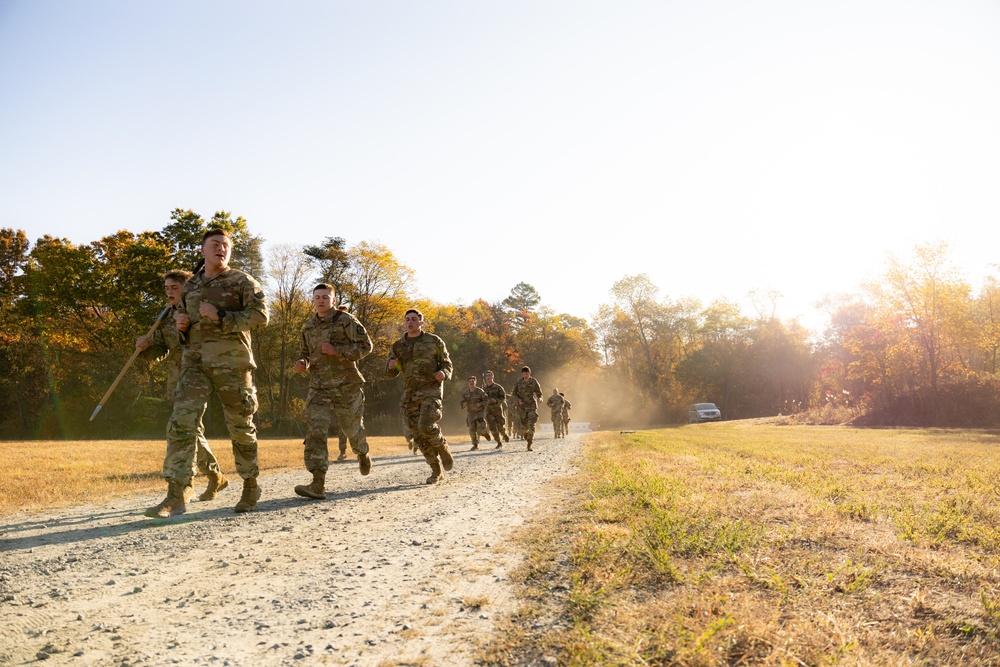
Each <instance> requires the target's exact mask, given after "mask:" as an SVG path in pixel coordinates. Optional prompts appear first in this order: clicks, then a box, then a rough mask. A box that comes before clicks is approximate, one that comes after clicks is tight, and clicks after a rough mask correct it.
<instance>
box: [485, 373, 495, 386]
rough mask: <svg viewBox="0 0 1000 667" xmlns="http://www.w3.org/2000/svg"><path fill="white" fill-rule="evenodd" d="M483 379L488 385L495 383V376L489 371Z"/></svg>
mask: <svg viewBox="0 0 1000 667" xmlns="http://www.w3.org/2000/svg"><path fill="white" fill-rule="evenodd" d="M483 381H484V382H486V385H487V386H489V385H491V384H493V376H492V375H490V374H489V373H487V374H486V375H485V376H484V377H483Z"/></svg>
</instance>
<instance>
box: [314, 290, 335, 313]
mask: <svg viewBox="0 0 1000 667" xmlns="http://www.w3.org/2000/svg"><path fill="white" fill-rule="evenodd" d="M313 308H314V309H315V310H316V314H317V315H319V316H320V317H326V315H327V313H329V312H330V311H331V310H332V309H333V292H331V291H330V290H328V289H318V290H316V291H314V292H313Z"/></svg>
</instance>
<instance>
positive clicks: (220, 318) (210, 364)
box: [146, 228, 268, 517]
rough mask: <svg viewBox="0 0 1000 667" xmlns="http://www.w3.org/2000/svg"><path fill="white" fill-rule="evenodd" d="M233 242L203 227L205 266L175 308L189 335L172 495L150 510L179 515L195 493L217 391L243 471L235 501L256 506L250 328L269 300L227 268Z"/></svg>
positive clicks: (173, 422)
mask: <svg viewBox="0 0 1000 667" xmlns="http://www.w3.org/2000/svg"><path fill="white" fill-rule="evenodd" d="M232 249H233V241H232V238H231V237H230V236H229V232H227V231H226V230H224V229H219V228H212V229H209V230H208V231H206V232H205V235H204V236H203V237H202V242H201V255H202V257H203V258H204V260H205V265H204V266H203V267H202V269H201V270H200V271H198V272H197V273H195V274H194V275H193V276H191V278H190V279H189V280H188V281H187V283H186V284H185V285H184V291H183V293H182V295H181V308H180V309H179V310H178V311H177V313H176V314H175V315H174V322H175V323H176V325H177V330H178V331H180V332H181V336H182V340H183V341H184V357H183V360H182V362H181V377H180V380H179V381H178V383H177V393H176V398H175V400H174V410H173V414H172V415H171V417H170V423H169V426H168V427H167V455H166V457H165V458H164V460H163V476H164V477H165V478H166V479H167V497H166V498H165V499H164V500H163V502H161V503H160V504H159V505H157V506H156V507H151V508H149V509H148V510H146V516H158V517H166V516H171V515H174V514H182V513H183V512H184V511H185V503H186V502H187V500H188V499H189V498H190V495H191V478H192V477H193V476H194V470H195V449H196V447H197V445H196V442H197V433H198V421H199V420H200V419H201V415H202V414H203V413H204V412H205V405H206V403H207V402H208V397H209V396H210V395H211V393H212V392H213V391H214V392H215V393H216V394H217V395H218V397H219V402H221V403H222V411H223V414H224V416H225V419H226V427H227V428H228V429H229V436H230V438H231V439H232V442H233V459H234V460H235V463H236V472H237V473H238V474H239V475H240V477H242V478H243V493H242V495H241V496H240V500H239V502H238V503H236V506H235V507H234V508H233V509H234V511H236V512H247V511H249V510H252V509H253V508H254V507H256V506H257V501H258V500H259V499H260V487H259V486H258V484H257V475H258V474H259V473H260V469H259V467H258V465H257V428H256V426H254V423H253V415H254V413H255V412H257V388H256V387H255V386H254V384H253V369H254V368H256V364H255V363H254V360H253V351H252V350H251V347H250V331H251V330H252V329H256V328H259V327H263V326H264V325H266V324H267V320H268V313H267V301H266V300H265V299H264V290H262V289H261V287H260V283H258V282H257V281H256V280H255V279H254V278H252V277H251V276H249V275H247V274H246V273H244V272H242V271H239V270H237V269H233V268H230V266H229V257H230V254H231V253H232Z"/></svg>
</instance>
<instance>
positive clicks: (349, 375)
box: [299, 310, 372, 389]
mask: <svg viewBox="0 0 1000 667" xmlns="http://www.w3.org/2000/svg"><path fill="white" fill-rule="evenodd" d="M323 341H328V342H330V343H332V344H333V346H334V347H335V348H336V349H337V354H323V351H322V348H321V345H322V343H323ZM371 351H372V339H371V336H369V335H368V332H367V331H365V327H364V325H363V324H361V322H359V321H358V318H356V317H354V315H351V314H350V313H345V312H343V311H340V310H331V311H330V312H329V313H327V314H326V317H320V316H319V315H317V314H313V316H312V317H310V318H309V321H308V322H306V324H305V326H304V327H302V344H301V345H300V346H299V361H302V362H305V365H306V368H308V369H309V375H310V379H309V386H310V387H312V388H313V389H325V388H328V387H333V386H336V385H344V384H358V383H361V382H364V381H365V378H364V376H363V375H362V374H361V371H359V370H358V364H357V362H359V361H361V360H362V359H364V358H365V357H367V356H368V355H369V354H371Z"/></svg>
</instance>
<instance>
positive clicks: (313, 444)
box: [135, 228, 571, 518]
mask: <svg viewBox="0 0 1000 667" xmlns="http://www.w3.org/2000/svg"><path fill="white" fill-rule="evenodd" d="M231 253H232V238H231V237H230V235H229V233H228V232H227V231H226V230H224V229H219V228H213V229H209V230H208V231H206V232H205V234H204V236H203V238H202V246H201V255H202V258H203V263H202V265H201V266H200V268H199V269H198V270H197V271H196V272H195V273H194V274H190V273H188V272H186V271H180V270H174V271H170V272H168V273H166V274H165V275H164V289H165V292H166V295H167V300H168V303H169V310H168V311H167V314H166V315H165V316H164V317H163V318H161V324H160V326H159V327H158V328H156V329H155V330H154V333H153V335H152V336H140V337H139V338H138V339H137V340H136V343H135V346H136V349H137V350H140V351H141V352H142V354H144V355H145V356H147V357H148V358H150V359H152V360H154V361H159V360H162V359H164V358H167V357H170V358H171V361H172V362H173V363H171V364H170V366H169V367H168V382H169V383H170V386H172V387H174V393H173V411H172V413H171V416H170V421H169V422H168V425H167V452H166V456H165V457H164V461H163V477H164V478H165V479H166V481H167V495H166V497H165V498H164V499H163V501H162V502H160V503H159V504H158V505H156V506H154V507H150V508H148V509H147V510H146V511H145V514H146V516H150V517H160V518H166V517H169V516H174V515H178V514H183V513H184V512H185V511H186V504H187V502H188V501H189V500H190V499H191V496H192V495H193V486H192V480H193V478H194V476H195V473H196V472H201V473H202V474H204V475H206V477H207V478H208V486H207V488H206V489H205V491H204V492H203V493H202V494H201V495H200V496H199V500H206V501H207V500H213V499H214V498H215V497H216V496H217V494H218V493H219V492H220V491H222V490H224V489H225V488H227V487H228V485H229V480H228V479H227V478H226V476H225V475H224V474H223V473H222V470H221V468H220V466H219V462H218V459H217V458H216V457H215V454H214V453H213V452H212V450H211V448H210V447H209V445H208V441H207V440H206V438H205V429H204V424H203V416H204V414H205V409H206V407H207V405H208V399H209V396H210V395H211V394H212V393H215V394H216V395H217V396H218V397H219V402H220V403H221V404H222V410H223V415H224V417H225V421H226V427H227V429H228V431H229V435H230V438H231V440H232V444H233V458H234V460H235V467H236V472H237V474H238V475H239V476H240V477H241V478H242V480H243V490H242V493H241V496H240V500H239V501H238V502H237V503H236V506H235V507H234V511H236V512H238V513H241V512H247V511H250V510H253V509H254V508H255V507H256V506H257V501H258V500H259V499H260V496H261V491H260V486H259V485H258V483H257V477H258V475H259V472H260V471H259V467H258V461H257V430H256V427H255V425H254V422H253V415H254V413H256V411H257V406H258V404H257V390H256V387H255V386H254V384H253V377H252V371H253V369H254V368H256V364H255V363H254V359H253V352H252V350H251V345H250V332H251V331H252V330H254V329H257V328H260V327H263V326H264V325H266V324H267V322H268V309H267V302H266V300H265V298H264V292H263V290H262V289H261V286H260V284H259V283H258V282H257V281H256V280H255V279H254V278H253V277H251V276H249V275H248V274H246V273H244V272H242V271H240V270H238V269H234V268H231V267H230V266H229V259H230V255H231ZM312 306H313V311H314V313H313V315H312V316H311V317H310V318H309V320H308V321H307V322H306V323H305V325H304V327H303V329H302V336H301V344H300V348H299V353H298V358H297V359H296V361H295V362H294V365H293V370H294V371H295V372H296V373H305V372H306V371H308V372H309V393H308V396H307V398H306V406H305V409H304V411H303V421H304V425H305V440H304V443H303V445H304V452H303V459H304V463H305V468H306V470H307V471H308V472H309V473H311V474H312V480H311V481H310V482H309V483H308V484H302V485H297V486H295V493H296V494H298V495H300V496H302V497H304V498H312V499H323V498H325V497H326V473H327V471H328V469H329V464H330V459H329V450H328V433H329V432H330V429H331V426H334V427H335V428H336V432H337V433H338V435H339V439H340V443H339V445H340V447H339V448H340V455H339V457H338V460H341V461H342V460H344V459H345V458H346V447H347V443H348V442H349V443H350V447H351V450H352V451H353V452H354V454H355V455H356V456H357V458H358V468H359V471H360V473H361V474H362V475H367V474H368V473H369V472H370V471H371V468H372V459H371V456H370V455H369V448H368V440H367V437H366V436H365V428H364V411H365V394H364V390H363V385H364V381H365V380H364V377H363V376H362V374H361V372H360V371H359V370H358V366H357V362H358V361H360V360H361V359H363V358H365V357H366V356H367V355H369V354H370V353H371V351H372V349H373V344H372V339H371V337H370V336H369V335H368V332H367V331H366V330H365V327H364V325H363V324H361V322H360V321H359V320H358V319H357V318H356V317H354V316H353V315H352V314H350V313H349V312H347V309H346V308H344V307H343V306H340V307H338V306H337V304H336V294H335V293H334V290H333V287H331V286H330V285H328V284H326V283H320V284H318V285H316V286H315V287H314V288H313V293H312ZM403 326H404V330H405V331H404V334H403V336H402V338H400V339H399V340H397V341H396V342H394V343H393V344H392V347H391V350H390V353H389V359H388V361H387V363H386V369H385V378H386V379H390V378H393V377H396V376H398V375H402V377H403V394H402V398H401V400H400V414H401V419H402V426H403V433H404V435H405V436H406V438H407V441H408V442H409V443H411V447H412V448H413V450H414V451H415V452H416V451H419V452H420V453H421V454H423V456H424V459H425V460H426V461H427V464H428V465H429V466H430V468H431V475H430V477H428V478H427V480H426V481H427V483H428V484H433V483H436V482H438V481H440V480H441V479H442V474H443V472H447V471H449V470H451V469H452V466H453V465H454V458H453V457H452V455H451V451H450V450H449V448H448V441H447V440H446V439H445V437H444V435H443V434H442V432H441V428H440V426H439V422H440V420H441V416H442V403H443V398H444V382H445V381H446V380H449V379H451V376H452V370H453V369H452V363H451V358H450V357H449V355H448V349H447V346H446V345H445V343H444V341H443V340H441V338H440V337H438V336H436V335H434V334H432V333H429V332H426V331H424V330H423V327H424V316H423V314H422V313H421V312H420V311H419V310H416V309H410V310H408V311H406V314H405V316H404V320H403ZM483 380H484V387H483V388H479V387H477V386H476V384H477V379H476V377H474V376H473V377H470V378H469V380H468V382H469V389H468V391H466V392H465V394H464V395H463V397H462V407H464V408H465V409H466V410H467V411H468V418H467V423H468V425H469V434H470V436H471V437H472V449H474V450H475V449H478V448H479V438H480V436H482V437H484V438H486V439H487V440H489V439H490V438H491V436H492V438H493V439H495V440H496V443H497V446H496V448H497V449H500V448H501V447H502V443H501V439H502V440H503V442H510V439H511V437H518V438H519V437H523V438H524V440H525V441H526V442H527V448H528V450H529V451H531V450H532V442H533V440H534V434H535V423H536V422H537V421H538V402H537V400H536V399H539V400H540V399H541V398H542V389H541V386H540V385H539V384H538V380H536V379H535V378H533V377H532V376H531V369H530V368H528V367H527V366H525V367H524V368H522V369H521V378H520V379H518V380H517V382H515V384H514V387H513V389H512V390H511V393H510V394H509V395H508V394H507V393H506V392H505V391H504V388H503V387H501V386H500V385H499V384H497V383H496V382H494V376H493V372H492V371H487V372H486V373H484V374H483ZM508 401H509V402H510V406H509V408H508ZM546 404H547V405H548V406H549V408H550V410H551V412H552V424H553V430H554V432H555V436H556V437H557V438H558V437H565V435H566V433H567V428H568V424H569V409H570V407H571V406H570V403H569V401H568V400H566V398H565V396H563V395H562V394H561V393H560V392H559V391H558V390H557V389H555V390H553V392H552V395H551V396H550V397H549V398H548V400H547V401H546Z"/></svg>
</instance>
